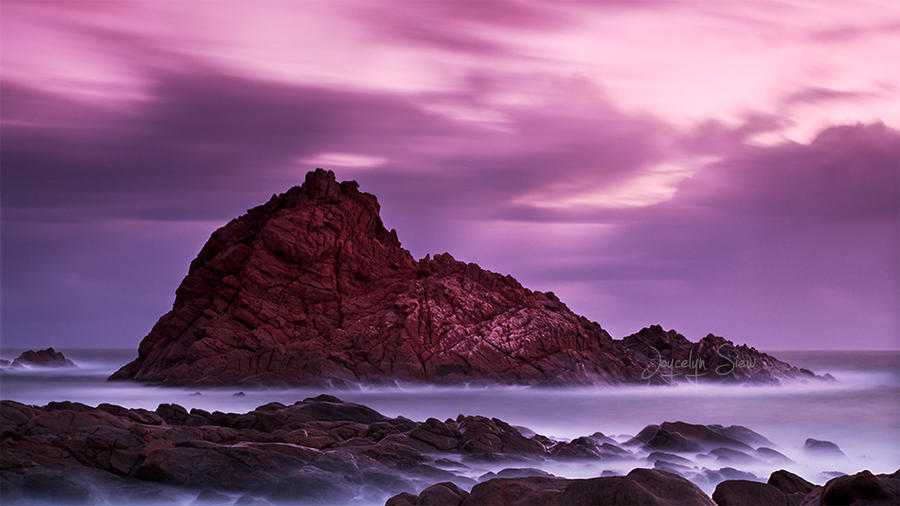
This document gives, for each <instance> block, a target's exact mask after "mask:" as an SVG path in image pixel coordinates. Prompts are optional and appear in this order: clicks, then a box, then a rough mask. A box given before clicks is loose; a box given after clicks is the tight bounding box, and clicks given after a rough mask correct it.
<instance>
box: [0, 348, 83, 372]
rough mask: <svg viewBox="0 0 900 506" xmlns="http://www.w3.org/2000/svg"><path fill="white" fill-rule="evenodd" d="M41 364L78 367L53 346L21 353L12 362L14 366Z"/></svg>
mask: <svg viewBox="0 0 900 506" xmlns="http://www.w3.org/2000/svg"><path fill="white" fill-rule="evenodd" d="M23 366H39V367H78V366H76V365H75V362H72V361H71V360H69V359H68V358H66V356H65V355H63V354H62V353H61V352H59V351H56V350H54V349H53V348H47V349H45V350H37V351H34V350H28V351H25V352H23V353H22V354H21V355H19V356H18V357H17V358H16V359H15V360H13V362H12V367H23Z"/></svg>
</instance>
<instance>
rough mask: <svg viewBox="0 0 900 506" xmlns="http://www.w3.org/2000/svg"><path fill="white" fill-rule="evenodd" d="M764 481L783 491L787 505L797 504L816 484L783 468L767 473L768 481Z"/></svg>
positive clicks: (797, 505) (793, 505) (795, 505)
mask: <svg viewBox="0 0 900 506" xmlns="http://www.w3.org/2000/svg"><path fill="white" fill-rule="evenodd" d="M766 483H768V484H769V485H771V486H773V487H775V488H777V489H778V490H781V491H782V492H783V493H784V495H785V498H786V499H787V504H788V506H799V505H800V503H802V502H803V498H804V497H806V495H807V494H809V493H810V492H812V490H813V489H814V488H816V485H814V484H812V483H810V482H808V481H806V480H804V479H803V478H801V477H799V476H797V475H796V474H794V473H791V472H788V471H785V470H784V469H779V470H778V471H775V472H774V473H772V474H771V475H769V481H768V482H766Z"/></svg>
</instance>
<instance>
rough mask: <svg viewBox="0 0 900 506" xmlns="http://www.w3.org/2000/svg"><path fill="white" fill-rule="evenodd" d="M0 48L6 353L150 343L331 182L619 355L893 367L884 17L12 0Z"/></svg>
mask: <svg viewBox="0 0 900 506" xmlns="http://www.w3.org/2000/svg"><path fill="white" fill-rule="evenodd" d="M0 29H2V31H0V42H2V47H0V51H2V58H0V64H2V69H0V79H2V93H3V96H2V102H0V107H2V109H0V113H2V131H0V133H2V142H3V160H2V161H3V164H2V170H3V187H2V192H3V217H2V219H3V245H2V247H3V258H2V263H3V280H4V281H3V286H2V296H3V297H2V304H3V322H2V326H3V344H4V345H5V346H11V345H16V344H18V343H25V342H41V343H45V344H56V345H66V344H68V345H77V344H79V343H80V344H90V345H109V346H126V347H127V346H132V345H133V344H136V343H137V341H138V340H139V339H140V338H141V337H143V335H144V333H145V332H146V331H147V330H148V329H149V327H150V325H152V323H153V322H154V321H155V319H156V318H157V317H158V316H159V315H160V314H161V313H162V312H164V311H165V310H166V308H167V307H168V306H169V304H170V303H171V300H172V296H173V295H172V294H173V292H174V288H175V287H176V285H177V283H178V281H179V280H180V277H181V276H182V275H183V274H184V271H185V269H186V267H187V264H188V262H189V261H190V259H191V258H192V257H193V256H194V255H195V254H196V252H197V251H198V249H199V247H200V245H202V243H203V241H204V240H205V239H206V237H207V235H208V234H209V232H210V231H211V230H213V229H214V228H215V227H216V226H218V225H219V224H222V223H224V222H225V221H227V220H228V219H230V218H231V217H233V216H235V215H237V214H240V213H241V212H242V211H243V210H244V209H246V208H248V207H250V206H252V205H254V204H256V203H259V202H263V201H265V200H266V199H267V198H268V196H269V195H271V194H272V193H276V192H281V191H283V190H285V189H287V188H288V187H289V186H291V185H293V184H297V183H299V182H300V181H301V180H302V177H303V174H304V173H305V172H306V171H307V170H309V169H310V168H312V167H314V166H325V167H327V168H330V169H333V170H335V172H336V173H337V175H338V178H339V179H357V180H359V181H360V183H361V184H362V187H363V189H364V190H366V191H370V192H372V193H375V194H376V195H378V196H379V199H380V201H381V202H382V207H383V212H384V217H385V221H386V223H387V224H388V226H390V227H393V228H396V229H397V230H398V233H399V235H400V238H401V240H402V241H403V242H404V244H405V245H406V247H408V248H409V249H410V250H411V251H412V252H413V253H414V254H415V255H417V256H424V255H425V254H426V253H436V252H441V251H444V250H447V251H450V252H452V253H453V254H454V255H455V256H456V257H457V258H461V259H464V260H467V261H475V262H478V263H479V264H481V265H482V266H485V267H487V268H490V269H492V270H497V271H500V272H504V273H510V274H513V275H514V276H516V277H517V278H518V279H520V280H521V281H522V282H523V283H524V284H526V285H527V286H530V287H532V288H535V289H541V290H553V291H554V292H556V293H557V294H558V295H559V296H560V297H561V298H562V299H563V300H564V301H566V302H567V303H569V305H570V306H571V307H572V308H573V309H575V310H576V311H578V312H581V313H583V314H585V315H587V316H588V317H590V318H592V319H595V320H597V321H599V322H600V323H601V325H603V326H604V327H606V328H608V329H609V330H610V331H611V333H612V334H613V335H614V336H616V337H621V336H623V335H626V334H628V333H631V332H634V331H636V330H638V329H640V328H641V327H642V326H645V325H648V324H651V323H657V322H658V323H661V324H662V325H664V326H665V327H667V328H670V327H671V328H676V329H678V330H679V331H681V332H682V333H684V334H686V335H687V336H688V337H691V338H697V337H700V336H702V335H705V333H706V332H715V333H717V334H720V335H725V336H727V337H729V338H733V339H735V340H737V341H741V342H748V343H750V344H753V345H756V346H758V347H761V348H770V349H771V348H782V349H783V348H858V347H862V348H896V347H898V346H900V337H898V316H897V312H896V307H897V303H898V302H900V295H898V291H900V288H898V263H900V259H898V191H900V190H898V175H897V174H898V171H900V167H898V150H900V146H898V134H897V128H900V90H898V84H897V83H900V70H898V68H900V66H898V65H897V63H896V62H897V55H898V54H900V8H898V7H896V6H895V3H894V2H879V1H854V2H822V1H754V2H709V1H682V2H675V1H663V0H638V1H634V2H627V1H622V0H611V1H599V2H580V1H571V2H565V1H564V2H490V1H427V2H413V1H408V2H389V3H383V2H371V1H368V2H364V1H346V0H342V1H337V2H313V1H304V2H287V1H285V2H265V3H261V2H225V1H212V0H211V1H204V2H164V1H148V2H86V1H79V2H58V3H54V2H43V1H22V2H16V1H7V0H4V1H2V4H0ZM137 260H140V262H137ZM122 293H128V294H129V296H128V297H130V298H128V297H126V298H123V297H122ZM110 307H114V308H117V309H116V310H115V311H113V312H114V313H115V316H114V317H112V318H110V317H109V316H108V315H109V312H110V311H109V308H110Z"/></svg>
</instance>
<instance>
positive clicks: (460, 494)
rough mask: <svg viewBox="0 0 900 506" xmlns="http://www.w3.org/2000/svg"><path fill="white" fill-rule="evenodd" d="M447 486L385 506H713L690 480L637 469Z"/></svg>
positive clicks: (396, 498)
mask: <svg viewBox="0 0 900 506" xmlns="http://www.w3.org/2000/svg"><path fill="white" fill-rule="evenodd" d="M446 485H452V484H438V485H435V486H434V487H441V488H439V489H437V490H439V491H440V493H441V496H440V499H441V501H440V502H436V501H434V499H435V498H436V490H435V488H434V487H429V488H427V489H425V490H423V491H422V493H421V494H419V495H418V496H415V495H413V494H409V493H403V494H399V495H397V496H394V497H392V498H391V499H389V500H388V502H387V503H386V506H419V505H425V504H441V505H448V506H470V505H485V504H504V505H510V506H516V505H521V506H528V505H535V504H541V505H547V506H554V505H560V506H562V505H566V506H580V505H585V506H588V505H597V504H604V505H610V506H616V505H629V506H630V505H635V504H641V505H646V506H675V505H678V506H686V505H690V506H715V503H713V502H712V501H711V500H710V499H709V497H707V496H706V494H704V493H703V491H702V490H700V489H699V488H697V486H696V485H694V484H693V483H691V482H689V481H687V480H685V479H684V478H682V477H680V476H677V475H674V474H671V473H667V472H664V471H658V470H654V469H635V470H633V471H631V472H630V473H628V474H627V475H626V476H610V477H605V478H591V479H580V480H569V479H565V478H548V477H523V478H494V479H492V480H488V481H486V482H483V483H479V484H478V485H475V486H474V487H473V488H472V491H471V492H470V493H466V492H465V491H463V490H459V489H450V487H448V486H446ZM451 490H452V491H451Z"/></svg>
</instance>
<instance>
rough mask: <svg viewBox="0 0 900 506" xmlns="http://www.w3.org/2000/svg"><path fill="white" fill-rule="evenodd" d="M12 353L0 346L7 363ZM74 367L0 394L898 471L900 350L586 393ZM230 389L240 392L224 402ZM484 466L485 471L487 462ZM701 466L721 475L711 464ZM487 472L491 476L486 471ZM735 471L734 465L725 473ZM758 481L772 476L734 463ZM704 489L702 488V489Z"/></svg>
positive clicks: (577, 468) (805, 359)
mask: <svg viewBox="0 0 900 506" xmlns="http://www.w3.org/2000/svg"><path fill="white" fill-rule="evenodd" d="M18 351H19V350H0V356H2V357H3V358H6V359H11V358H14V357H15V356H16V355H17V354H18ZM61 351H63V352H64V353H65V354H66V356H68V357H70V358H71V359H72V360H73V361H75V362H76V363H77V364H78V365H79V368H77V369H38V368H33V369H19V370H13V369H5V370H3V371H2V372H0V397H2V398H3V399H12V400H16V401H19V402H24V403H27V404H34V405H44V404H46V403H47V402H49V401H59V400H70V401H77V402H82V403H85V404H89V405H97V404H99V403H103V402H108V403H113V404H119V405H122V406H126V407H142V408H148V409H155V408H156V406H158V405H159V404H160V403H164V402H174V403H177V404H181V405H182V406H184V407H186V408H188V409H191V408H201V409H205V410H208V411H213V410H220V411H231V412H244V411H248V410H251V409H253V408H255V407H256V406H259V405H262V404H265V403H267V402H271V401H279V402H282V403H285V404H290V403H292V402H295V401H297V400H302V399H303V398H306V397H310V396H314V395H318V394H320V393H329V394H332V395H336V396H338V397H340V398H342V399H344V400H346V401H352V402H357V403H361V404H365V405H367V406H370V407H372V408H374V409H376V410H378V411H380V412H381V413H383V414H385V415H388V416H398V415H402V416H405V417H407V418H411V419H413V420H425V419H426V418H428V417H435V418H439V419H445V418H455V417H456V416H457V415H458V414H466V415H484V416H489V417H497V418H500V419H502V420H504V421H506V422H509V423H511V424H513V425H516V426H522V427H527V428H529V429H531V430H533V431H535V432H537V433H540V434H544V435H547V436H550V437H552V438H555V439H559V440H568V439H571V438H574V437H577V436H582V435H589V434H592V433H594V432H597V431H600V432H603V433H604V434H606V435H610V436H612V437H613V438H614V439H616V440H618V441H620V442H622V441H624V440H625V439H627V438H628V437H630V436H631V435H634V434H636V433H637V432H639V431H640V430H641V429H642V428H644V427H645V426H646V425H649V424H658V423H661V422H664V421H684V422H689V423H700V424H722V425H743V426H746V427H749V428H750V429H752V430H755V431H756V432H759V433H761V434H763V435H764V436H766V437H767V438H769V440H771V441H772V442H773V443H775V444H776V448H777V449H778V450H779V451H781V452H782V453H784V454H786V455H787V456H788V457H790V458H791V459H792V460H794V461H795V464H787V465H783V466H778V467H782V468H786V469H788V470H790V471H792V472H795V473H797V474H800V475H801V476H803V477H805V478H806V479H808V480H810V481H813V482H816V483H823V482H824V481H827V479H828V477H829V473H855V472H858V471H860V470H862V469H869V470H871V471H872V472H874V473H888V472H893V471H895V470H896V469H897V468H898V467H900V352H894V351H889V352H885V351H881V352H860V351H829V352H800V351H796V352H774V353H773V354H774V355H775V356H777V357H778V358H780V359H782V360H786V361H788V362H790V363H792V364H795V365H798V366H800V367H807V368H810V369H812V370H813V371H815V372H816V373H818V374H823V373H826V372H827V373H831V374H832V375H833V376H834V377H835V378H836V380H837V381H835V382H806V383H791V384H784V385H781V386H734V385H709V384H681V385H676V386H649V385H648V386H616V387H609V386H592V387H571V388H529V387H512V386H498V387H478V388H475V387H471V388H470V387H465V386H459V387H433V386H421V385H398V386H396V387H383V386H381V387H368V386H365V385H360V386H358V387H355V388H352V389H341V390H337V389H330V390H329V389H325V388H250V387H229V388H202V387H184V388H182V387H161V386H152V385H143V384H139V383H132V382H121V381H117V382H107V381H106V377H107V376H108V375H109V374H111V373H112V372H113V371H114V370H116V369H117V368H118V367H120V366H121V365H123V364H124V363H126V362H128V361H129V360H131V359H132V358H134V352H133V351H132V350H86V349H66V350H61ZM238 391H242V392H244V393H245V394H246V395H245V396H238V397H236V396H234V394H235V393H236V392H238ZM810 437H811V438H815V439H824V440H828V441H832V442H834V443H836V444H837V445H838V446H840V448H841V449H842V450H843V451H844V453H846V455H847V458H845V459H844V458H835V459H830V460H829V459H823V458H821V457H815V458H813V457H811V456H808V455H807V454H805V453H804V451H803V449H802V446H803V443H804V441H805V440H806V438H810ZM486 465H487V464H486ZM704 465H708V467H709V468H711V469H717V468H719V467H724V465H723V464H717V463H715V462H711V463H708V464H704ZM494 467H496V469H494ZM494 467H491V465H487V467H484V468H478V469H473V470H472V471H471V472H472V473H473V477H475V476H474V475H476V474H478V473H481V472H485V471H487V470H498V469H500V468H502V467H503V466H502V465H500V464H496V465H494ZM543 467H544V469H545V470H547V471H549V472H552V473H554V474H558V475H561V476H567V477H591V476H598V475H600V473H601V472H603V471H614V472H627V471H628V470H630V469H631V468H633V467H647V464H646V462H637V461H635V462H628V461H624V462H620V463H617V464H613V463H609V462H597V463H590V464H589V463H584V462H578V463H558V462H548V463H547V464H546V465H545V466H543ZM732 467H734V466H732ZM738 467H739V468H740V469H741V470H742V471H749V472H752V473H754V474H756V475H757V476H759V477H760V478H762V479H765V478H766V477H768V475H769V473H771V472H772V471H773V470H775V469H777V468H778V467H776V468H772V466H771V465H768V464H763V465H756V466H754V465H742V466H738ZM703 488H705V489H706V490H707V492H710V490H709V487H708V486H705V487H703Z"/></svg>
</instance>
